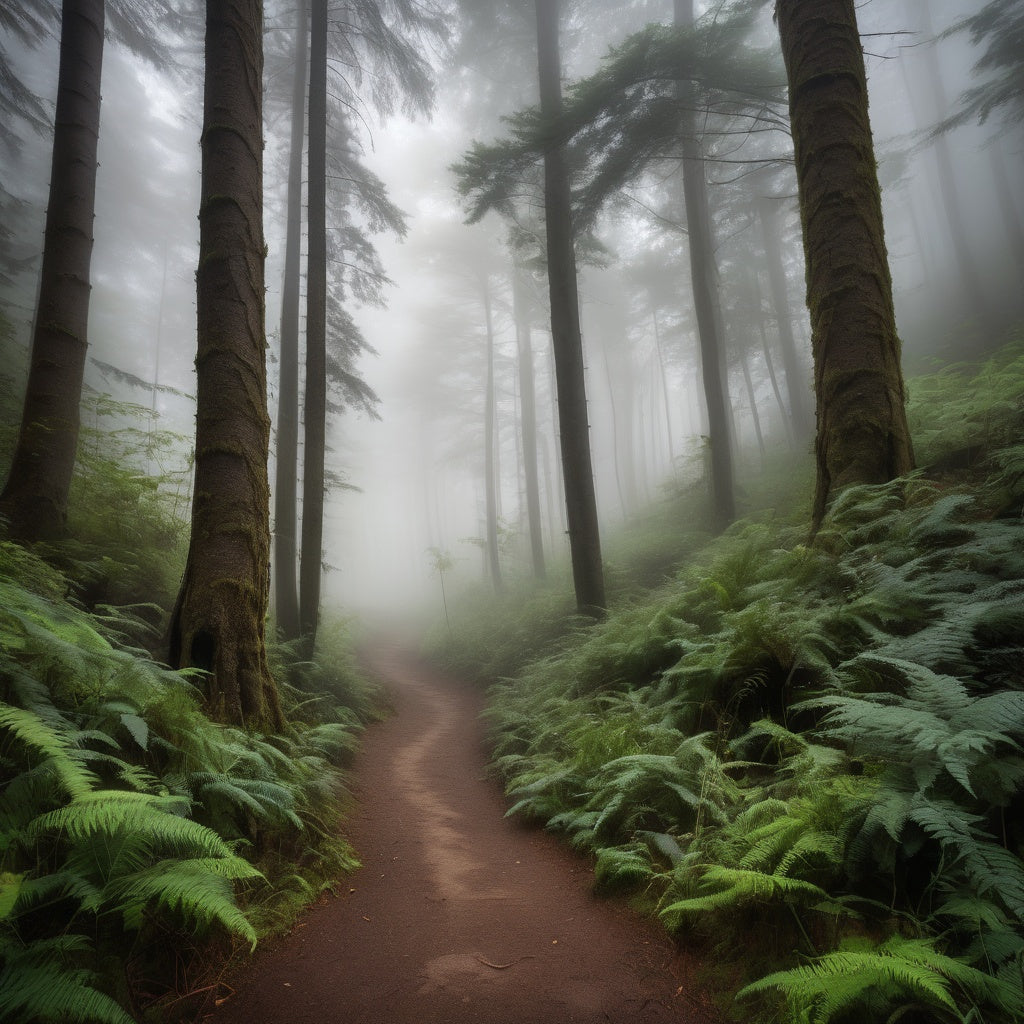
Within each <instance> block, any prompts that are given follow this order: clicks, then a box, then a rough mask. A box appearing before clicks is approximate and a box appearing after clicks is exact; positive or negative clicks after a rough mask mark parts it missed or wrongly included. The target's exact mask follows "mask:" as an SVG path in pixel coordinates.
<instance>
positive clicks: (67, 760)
mask: <svg viewBox="0 0 1024 1024" xmlns="http://www.w3.org/2000/svg"><path fill="white" fill-rule="evenodd" d="M0 728H3V729H6V730H7V731H8V732H10V733H11V734H12V735H14V736H15V737H16V738H17V739H18V741H19V742H21V743H22V744H24V745H25V746H26V747H27V748H28V750H29V751H30V752H31V753H32V755H33V756H34V757H41V758H43V759H44V760H45V765H46V767H47V768H49V769H50V770H52V771H53V772H54V773H55V774H56V776H57V777H58V778H59V780H60V783H61V786H62V787H63V789H64V790H65V792H66V793H67V794H68V796H70V797H72V798H80V797H83V796H85V795H86V794H87V793H88V792H89V791H90V790H91V789H92V787H93V785H94V784H95V783H96V777H95V776H94V775H93V774H92V773H91V772H90V771H88V769H86V768H85V767H84V765H83V764H82V761H81V756H80V753H79V752H78V751H77V750H75V748H74V745H73V744H72V742H71V740H70V738H69V732H68V730H66V729H65V730H58V729H56V728H54V727H53V726H52V725H50V724H48V723H47V722H44V721H43V719H42V718H40V716H39V715H37V714H35V713H34V712H32V711H28V710H25V709H23V708H15V707H12V706H11V705H9V704H5V703H2V702H0Z"/></svg>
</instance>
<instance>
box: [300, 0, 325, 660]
mask: <svg viewBox="0 0 1024 1024" xmlns="http://www.w3.org/2000/svg"><path fill="white" fill-rule="evenodd" d="M312 12H313V18H312V25H311V33H310V44H309V153H308V160H309V172H308V179H307V180H308V189H309V196H308V203H309V211H308V214H307V237H308V243H307V244H308V247H309V248H308V256H307V257H306V397H305V405H304V408H303V424H304V427H305V435H304V436H305V444H304V448H303V456H304V457H303V465H302V556H301V558H300V561H299V622H300V631H301V635H302V641H303V646H304V654H305V657H307V658H311V657H312V656H313V649H314V647H315V646H316V631H317V626H318V625H319V622H320V582H321V577H322V575H323V547H324V456H325V453H326V446H327V0H313V6H312Z"/></svg>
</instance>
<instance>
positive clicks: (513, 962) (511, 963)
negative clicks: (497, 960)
mask: <svg viewBox="0 0 1024 1024" xmlns="http://www.w3.org/2000/svg"><path fill="white" fill-rule="evenodd" d="M473 959H474V960H479V961H480V963H482V964H483V965H484V967H493V968H494V969H495V970H496V971H504V970H506V969H507V968H509V967H515V965H516V964H520V963H522V962H523V961H524V960H536V959H537V958H536V957H535V956H534V955H533V954H532V953H527V954H526V956H521V957H517V958H516V959H515V960H509V962H508V963H507V964H492V963H491V961H490V960H485V959H484V958H483V957H482V956H477V955H476V953H474V954H473Z"/></svg>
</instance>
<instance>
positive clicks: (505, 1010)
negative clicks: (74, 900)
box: [208, 645, 716, 1024]
mask: <svg viewBox="0 0 1024 1024" xmlns="http://www.w3.org/2000/svg"><path fill="white" fill-rule="evenodd" d="M369 660H370V663H371V667H372V669H373V670H374V672H375V673H376V674H377V675H378V676H379V677H380V678H381V680H382V681H383V683H384V685H385V687H386V688H387V691H388V694H389V696H390V699H391V701H392V704H393V707H394V713H393V714H392V715H391V716H390V717H389V718H388V719H387V720H386V721H384V722H381V723H379V724H376V725H373V726H371V727H370V728H369V729H368V730H367V732H366V734H365V736H364V740H363V746H362V749H361V752H360V754H359V756H358V759H357V763H356V770H355V780H354V786H355V792H356V796H357V800H358V806H357V808H356V811H355V813H354V814H353V816H352V818H351V819H350V822H349V828H348V834H349V838H350V839H351V841H352V843H353V845H354V846H355V848H356V850H357V851H358V853H359V856H360V859H361V861H362V864H363V867H362V868H361V869H360V870H359V871H358V872H357V873H356V874H354V875H353V876H352V877H351V878H349V879H346V880H345V881H344V883H343V886H344V887H343V888H342V890H341V892H342V893H343V894H342V895H340V896H339V897H336V898H330V899H327V900H325V901H322V902H321V903H319V904H318V905H317V906H315V907H314V908H313V909H312V910H311V911H310V912H309V913H308V914H307V915H306V916H305V917H304V918H303V920H302V921H301V922H300V923H299V925H298V926H297V927H296V928H295V929H294V930H293V931H292V932H291V934H290V935H288V936H287V937H286V938H284V939H281V940H279V941H275V942H273V943H270V944H268V946H267V948H265V949H263V950H260V951H259V952H258V953H257V955H256V957H255V959H254V961H253V962H252V963H251V964H250V965H247V966H246V967H245V968H244V969H243V970H241V971H240V972H238V973H236V974H235V975H234V976H233V977H232V978H231V979H230V983H231V985H232V987H233V988H234V989H235V993H234V995H232V996H231V998H230V999H228V1000H227V1001H226V1002H225V1003H224V1004H223V1005H222V1006H221V1008H220V1009H219V1010H218V1011H217V1012H216V1013H214V1014H212V1015H211V1016H210V1017H209V1018H208V1020H209V1021H210V1022H211V1024H285V1022H288V1024H570V1022H573V1024H575V1022H580V1024H609V1022H611V1024H639V1022H644V1024H647V1022H651V1024H660V1022H668V1021H672V1022H674V1024H710V1022H711V1021H713V1020H715V1019H716V1018H715V1017H714V1014H713V1013H712V1011H711V1010H710V1009H708V1008H707V1007H705V1006H704V1005H703V1004H702V1003H701V1002H700V1001H699V999H698V998H697V997H696V995H694V994H693V992H694V991H695V990H694V989H693V988H692V984H691V983H690V981H689V980H688V979H687V974H688V973H689V972H688V968H687V962H686V961H685V960H683V959H681V958H679V957H678V956H677V955H676V953H675V950H674V948H673V946H672V943H671V942H670V941H669V940H668V939H667V938H666V937H665V935H664V934H663V933H660V932H659V931H658V930H657V929H656V928H655V927H654V926H652V925H649V924H648V923H647V922H645V921H643V920H641V919H640V918H639V917H637V916H636V915H635V914H633V913H632V912H631V911H630V910H629V909H628V908H627V907H624V906H621V905H619V904H616V903H613V902H607V901H600V900H597V899H595V898H594V896H593V895H592V894H591V891H590V887H591V881H592V876H591V872H590V869H589V867H588V865H587V864H586V863H585V862H583V861H582V860H580V859H579V858H578V857H575V856H574V855H573V854H572V853H571V851H569V850H567V849H565V848H564V847H563V846H561V845H560V844H559V843H558V842H557V841H556V840H555V839H554V838H553V837H552V836H550V835H547V834H545V833H543V832H541V831H539V830H536V829H530V828H527V827H525V826H523V825H520V824H518V823H516V822H515V821H510V820H508V819H505V818H504V812H505V803H504V799H503V796H502V793H501V791H500V788H499V787H498V785H497V784H495V783H494V782H493V781H490V780H487V779H486V778H485V764H486V758H485V754H484V745H483V739H484V736H483V728H482V726H481V723H480V720H479V713H480V710H481V707H482V704H483V702H482V698H481V695H480V694H479V693H477V692H475V691H473V690H472V689H470V688H468V687H466V686H463V685H460V684H459V683H457V682H455V681H453V680H450V679H447V678H445V677H444V676H441V675H439V674H438V673H437V672H435V671H433V670H431V669H429V668H426V667H424V666H423V665H422V664H420V663H418V662H417V660H416V659H415V658H414V657H413V656H410V655H409V654H407V653H405V652H403V651H402V650H401V649H400V648H398V647H392V646H380V645H378V646H376V647H375V649H374V651H373V652H372V654H371V656H370V659H369Z"/></svg>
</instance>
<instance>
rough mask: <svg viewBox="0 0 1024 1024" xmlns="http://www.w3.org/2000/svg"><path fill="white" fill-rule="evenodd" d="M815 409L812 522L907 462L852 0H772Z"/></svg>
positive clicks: (895, 473) (896, 352)
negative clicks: (852, 490) (792, 157)
mask: <svg viewBox="0 0 1024 1024" xmlns="http://www.w3.org/2000/svg"><path fill="white" fill-rule="evenodd" d="M776 14H777V18H778V25H779V34H780V36H781V39H782V52H783V57H784V59H785V62H786V73H787V77H788V79H789V108H790V118H791V122H792V131H793V145H794V149H795V153H796V172H797V181H798V184H799V190H800V214H801V220H802V224H803V236H804V254H805V258H806V263H807V306H808V309H809V310H810V319H811V349H812V352H813V354H814V389H815V395H816V398H817V405H818V429H817V438H816V441H815V453H816V459H817V488H816V491H815V496H814V508H813V527H812V528H813V529H814V530H817V528H818V526H820V524H821V520H822V518H823V516H824V514H825V510H826V507H827V505H828V501H829V499H830V498H831V497H832V496H833V495H834V494H835V493H836V492H837V491H838V490H839V489H840V488H842V487H845V486H848V485H850V484H862V483H883V482H885V481H887V480H891V479H893V478H894V477H897V476H900V475H902V474H903V473H906V472H908V471H909V470H910V469H912V468H913V465H914V456H913V450H912V447H911V443H910V433H909V430H908V429H907V418H906V409H905V401H906V395H905V392H904V387H903V374H902V370H901V368H900V343H899V338H898V337H897V334H896V321H895V314H894V312H893V302H892V281H891V278H890V276H889V261H888V256H887V254H886V248H885V237H884V232H883V227H882V203H881V193H880V191H879V186H878V175H877V172H876V166H877V165H876V163H875V154H874V145H873V142H872V137H871V123H870V120H869V118H868V93H867V80H866V76H865V72H864V57H863V54H862V52H861V46H860V35H859V34H858V31H857V17H856V13H855V10H854V0H778V2H777V4H776Z"/></svg>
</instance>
